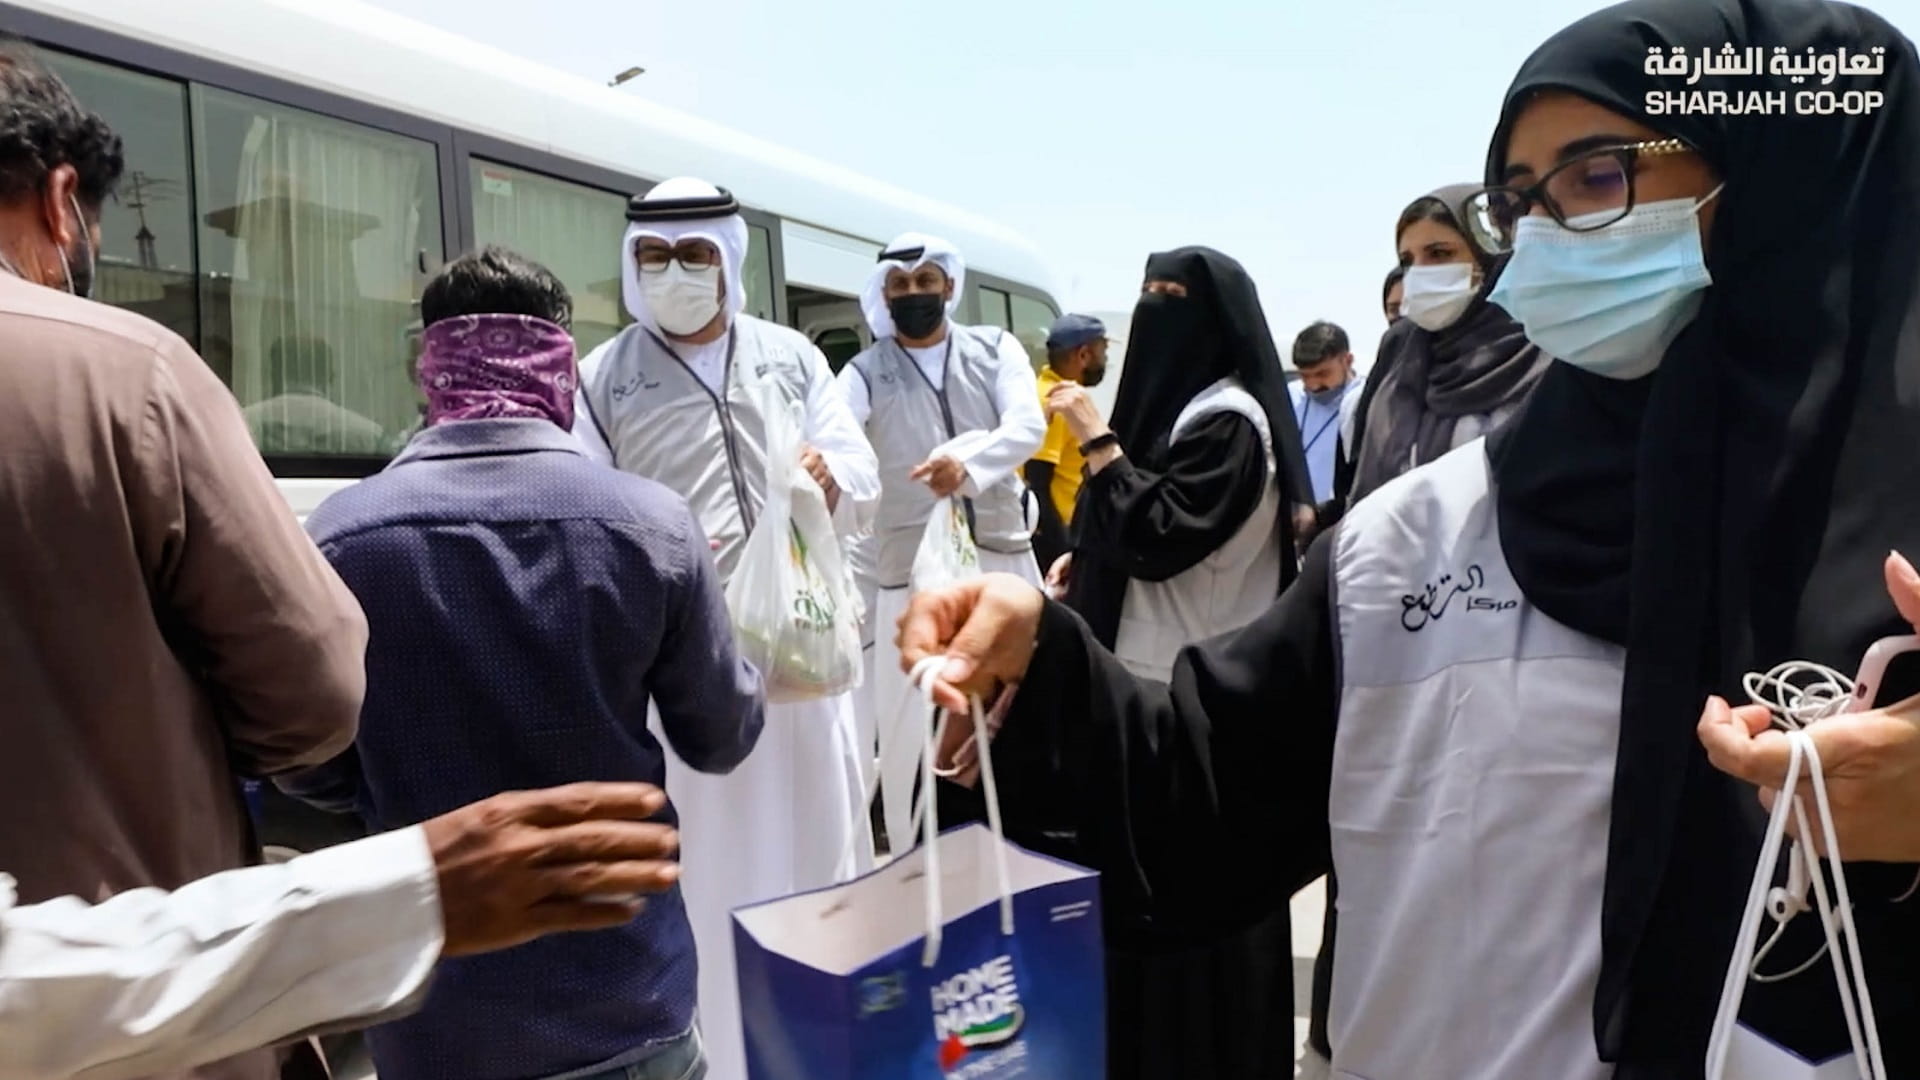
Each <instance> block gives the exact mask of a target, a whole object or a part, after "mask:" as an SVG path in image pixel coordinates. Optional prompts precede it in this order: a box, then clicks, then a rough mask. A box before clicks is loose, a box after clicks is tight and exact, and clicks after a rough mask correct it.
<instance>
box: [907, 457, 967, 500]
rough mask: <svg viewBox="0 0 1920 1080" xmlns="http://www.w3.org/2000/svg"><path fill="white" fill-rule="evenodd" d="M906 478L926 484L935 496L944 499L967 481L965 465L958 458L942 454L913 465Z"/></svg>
mask: <svg viewBox="0 0 1920 1080" xmlns="http://www.w3.org/2000/svg"><path fill="white" fill-rule="evenodd" d="M907 479H909V480H918V481H920V482H921V483H924V484H926V485H927V486H928V487H930V488H932V489H933V493H934V494H935V495H936V496H938V497H940V498H942V499H944V498H946V497H947V496H949V495H951V494H953V493H954V492H956V491H959V490H960V485H962V484H964V483H966V482H967V467H966V466H965V465H962V464H960V459H959V458H956V457H953V456H952V455H950V454H942V455H940V456H939V457H932V458H928V459H927V460H925V461H923V462H921V463H920V464H918V465H915V466H914V467H913V471H912V472H910V473H908V474H907Z"/></svg>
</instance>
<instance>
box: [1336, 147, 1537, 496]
mask: <svg viewBox="0 0 1920 1080" xmlns="http://www.w3.org/2000/svg"><path fill="white" fill-rule="evenodd" d="M1478 190H1479V185H1477V184H1449V185H1447V186H1445V187H1440V188H1436V189H1434V190H1433V191H1431V192H1428V193H1427V194H1426V195H1423V196H1421V197H1420V198H1419V199H1416V200H1414V202H1413V203H1412V204H1410V205H1409V206H1408V207H1407V211H1412V210H1413V209H1414V208H1415V207H1417V206H1419V205H1420V204H1421V203H1424V202H1427V201H1429V200H1431V201H1433V202H1437V203H1439V204H1440V205H1441V206H1443V207H1445V208H1446V212H1447V216H1448V217H1449V218H1450V219H1452V225H1453V228H1454V230H1455V231H1456V232H1458V233H1459V234H1460V236H1461V237H1462V238H1463V239H1464V240H1465V241H1466V244H1467V246H1468V247H1469V248H1470V249H1471V250H1472V251H1473V257H1474V261H1475V262H1476V263H1478V264H1479V266H1480V288H1479V290H1478V291H1476V292H1475V294H1474V297H1473V301H1472V303H1471V304H1469V305H1468V306H1467V309H1466V310H1465V311H1463V312H1461V313H1460V317H1459V318H1458V319H1456V320H1454V322H1453V324H1452V325H1451V326H1447V327H1445V328H1443V329H1440V330H1427V329H1425V328H1423V327H1421V326H1420V325H1419V324H1418V323H1416V322H1414V321H1413V320H1412V319H1406V318H1403V319H1401V320H1400V321H1399V322H1397V323H1395V324H1394V325H1392V326H1390V327H1388V328H1387V333H1386V336H1385V337H1383V338H1381V339H1380V348H1379V350H1378V352H1377V353H1376V354H1375V358H1374V371H1375V372H1376V378H1374V379H1371V380H1369V384H1368V388H1367V391H1366V393H1365V396H1364V398H1363V399H1362V401H1361V403H1360V407H1361V408H1362V409H1363V410H1365V416H1364V417H1363V418H1362V421H1361V427H1360V429H1359V431H1358V432H1356V438H1357V439H1358V440H1359V451H1358V453H1356V454H1355V455H1354V459H1355V460H1354V482H1353V490H1352V493H1351V498H1352V500H1354V501H1357V500H1359V499H1360V498H1362V497H1364V496H1365V495H1366V494H1367V493H1368V492H1370V491H1372V490H1373V489H1375V488H1377V487H1379V486H1380V485H1381V484H1384V483H1386V482H1387V481H1389V480H1392V479H1393V478H1394V477H1396V476H1399V475H1400V474H1401V473H1404V472H1406V471H1407V470H1408V469H1409V468H1410V467H1411V463H1413V462H1418V463H1419V464H1425V463H1427V462H1429V461H1432V460H1434V459H1435V458H1437V457H1440V456H1441V455H1442V454H1445V453H1446V452H1447V451H1449V450H1451V449H1453V443H1454V431H1455V428H1457V427H1458V426H1459V422H1460V420H1461V419H1462V418H1463V417H1469V416H1484V415H1486V414H1488V413H1492V412H1494V411H1496V410H1499V409H1503V408H1506V407H1507V406H1509V405H1512V404H1514V403H1515V402H1518V401H1520V400H1522V399H1524V398H1525V397H1526V396H1527V394H1529V393H1530V392H1532V390H1533V388H1534V386H1535V385H1536V384H1537V383H1538V382H1539V381H1540V376H1541V375H1542V374H1544V373H1545V372H1546V369H1547V365H1548V363H1549V362H1550V361H1549V358H1548V357H1547V355H1546V354H1545V353H1543V352H1541V351H1540V350H1539V349H1537V348H1535V347H1534V346H1533V345H1531V344H1530V343H1528V341H1527V336H1526V334H1524V333H1523V332H1521V330H1520V324H1519V323H1516V322H1514V321H1513V319H1512V318H1511V317H1509V316H1508V315H1507V313H1506V312H1505V311H1503V310H1501V309H1500V308H1499V307H1497V306H1495V305H1493V304H1490V303H1488V302H1487V294H1488V293H1489V292H1491V291H1492V290H1493V286H1494V283H1495V282H1496V281H1498V280H1499V279H1500V271H1501V269H1502V268H1503V267H1504V265H1505V260H1504V259H1502V258H1498V257H1496V256H1494V255H1492V254H1490V253H1488V252H1487V251H1486V250H1485V249H1483V248H1482V247H1481V246H1480V244H1479V243H1478V242H1477V241H1476V240H1475V238H1474V235H1473V232H1472V231H1471V230H1470V229H1468V228H1467V227H1466V225H1465V224H1464V211H1463V209H1462V208H1463V206H1464V205H1465V203H1466V201H1467V198H1468V197H1469V196H1471V195H1472V194H1473V193H1474V192H1475V191H1478ZM1401 216H1402V219H1403V220H1404V219H1405V216H1406V212H1405V211H1403V212H1402V215H1401ZM1394 239H1395V242H1396V243H1398V241H1399V238H1398V237H1395V238H1394Z"/></svg>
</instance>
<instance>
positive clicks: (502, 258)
mask: <svg viewBox="0 0 1920 1080" xmlns="http://www.w3.org/2000/svg"><path fill="white" fill-rule="evenodd" d="M460 315H531V316H533V317H534V318H536V319H545V320H547V321H548V322H550V323H557V324H559V325H560V326H563V327H567V328H568V329H571V328H572V327H573V297H572V295H570V294H569V293H568V292H567V287H566V286H565V285H562V284H561V283H560V279H559V278H557V277H554V276H553V271H551V270H549V269H547V268H546V267H544V266H541V265H540V264H539V263H537V262H534V261H533V260H532V259H529V258H527V257H526V256H524V255H520V254H517V253H515V252H512V251H509V250H507V249H506V248H503V247H497V246H494V245H492V244H489V245H487V246H486V247H483V248H481V249H480V250H479V251H474V252H469V253H468V254H465V255H462V256H460V257H459V258H457V259H455V260H453V261H452V262H450V263H448V264H447V265H446V267H445V269H443V270H441V271H440V273H439V274H438V275H436V276H435V277H434V279H433V280H432V281H429V282H427V288H426V291H425V292H423V293H421V294H420V318H421V321H423V322H424V323H425V324H426V325H428V326H432V325H433V324H434V323H437V322H439V321H440V320H442V319H451V318H455V317H457V316H460Z"/></svg>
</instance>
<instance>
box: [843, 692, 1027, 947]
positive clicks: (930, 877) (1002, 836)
mask: <svg viewBox="0 0 1920 1080" xmlns="http://www.w3.org/2000/svg"><path fill="white" fill-rule="evenodd" d="M946 663H947V658H946V657H945V656H929V657H926V658H924V659H922V660H921V661H920V662H919V663H917V664H915V665H914V666H913V668H912V670H911V671H910V672H909V673H908V675H907V693H906V695H905V700H904V701H902V702H901V707H900V709H899V710H898V711H897V712H896V713H895V715H894V719H893V724H892V730H891V735H892V736H893V737H895V738H897V737H899V736H900V735H901V734H902V732H901V731H900V725H901V724H903V723H906V722H907V720H908V719H909V718H910V717H912V716H914V715H916V714H917V715H920V716H925V717H927V721H926V722H924V723H922V724H921V725H920V727H921V733H920V798H919V800H918V802H917V805H916V806H915V812H914V824H915V826H916V827H917V828H918V830H919V832H920V843H921V847H923V848H925V849H926V867H925V870H924V874H925V878H926V890H925V895H926V912H927V934H926V940H927V944H926V948H925V949H924V950H922V953H921V959H920V962H921V964H922V965H923V966H925V967H932V966H933V965H934V963H935V962H936V961H938V960H939V958H940V943H941V936H942V934H943V932H944V929H945V926H946V917H945V914H944V911H943V908H942V904H941V901H940V843H939V840H940V822H939V816H940V815H939V812H938V810H937V809H936V806H935V798H934V786H935V784H934V782H935V779H936V777H938V776H939V775H940V770H939V768H938V763H937V762H936V761H935V760H934V759H935V745H934V743H935V739H934V725H933V723H932V714H933V713H935V712H938V711H939V708H938V706H937V705H936V704H935V703H934V700H933V691H934V684H935V683H936V682H937V681H938V679H939V674H940V670H941V669H942V668H944V667H945V666H946ZM914 698H918V699H919V701H920V704H922V705H923V706H924V707H925V709H926V711H925V712H921V711H920V710H919V709H916V708H914ZM968 702H969V705H970V706H971V709H970V711H971V712H972V714H973V738H974V742H975V744H976V746H977V750H978V754H979V758H980V781H981V784H982V785H983V787H984V789H985V794H986V803H987V827H988V828H989V829H990V830H991V831H992V832H993V839H994V851H993V854H994V862H995V872H996V873H995V876H996V878H997V879H998V885H999V889H1000V932H1001V933H1002V934H1003V935H1007V936H1011V935H1012V934H1013V869H1012V866H1011V864H1010V863H1009V862H1008V861H1007V833H1006V826H1005V824H1004V820H1003V818H1002V817H1001V814H1000V787H999V784H998V782H997V780H996V779H995V777H994V774H993V755H992V753H991V752H990V750H989V745H990V741H989V740H990V736H989V733H988V731H987V715H986V710H985V709H984V708H983V707H982V705H981V702H980V696H979V695H978V694H972V695H969V697H968ZM879 793H880V775H879V770H877V769H876V770H875V771H874V776H873V779H872V780H870V781H868V782H867V792H866V799H865V800H864V803H863V805H867V806H871V805H873V799H874V796H876V795H878V794H879ZM855 832H856V836H857V833H858V830H855ZM854 842H856V841H850V842H849V843H848V845H847V849H846V850H845V851H844V852H842V853H841V864H842V865H848V864H849V863H851V861H852V859H853V852H854Z"/></svg>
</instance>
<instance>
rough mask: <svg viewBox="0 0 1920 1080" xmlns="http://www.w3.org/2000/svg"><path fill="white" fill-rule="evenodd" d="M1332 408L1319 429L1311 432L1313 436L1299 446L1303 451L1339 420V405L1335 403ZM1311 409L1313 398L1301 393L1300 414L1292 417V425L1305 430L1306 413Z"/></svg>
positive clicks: (1309, 448)
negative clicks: (1331, 412)
mask: <svg viewBox="0 0 1920 1080" xmlns="http://www.w3.org/2000/svg"><path fill="white" fill-rule="evenodd" d="M1332 408H1333V415H1332V416H1329V417H1327V418H1326V420H1325V421H1323V422H1322V423H1321V424H1320V429H1319V430H1318V431H1315V432H1314V433H1313V438H1311V439H1308V440H1307V444H1306V445H1305V446H1303V447H1301V448H1300V449H1301V451H1302V452H1303V453H1304V452H1305V451H1308V450H1311V449H1313V446H1314V444H1315V443H1317V442H1319V441H1320V436H1322V435H1325V434H1326V433H1327V429H1328V428H1330V427H1332V426H1333V425H1334V424H1336V423H1338V422H1339V420H1340V407H1339V406H1337V405H1335V406H1333V407H1332ZM1312 411H1313V398H1312V397H1309V396H1306V395H1304V394H1303V395H1302V397H1301V401H1300V415H1298V416H1296V417H1294V418H1293V423H1294V426H1295V427H1298V428H1299V429H1300V430H1301V431H1305V430H1306V429H1307V414H1308V413H1310V412H1312Z"/></svg>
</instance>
